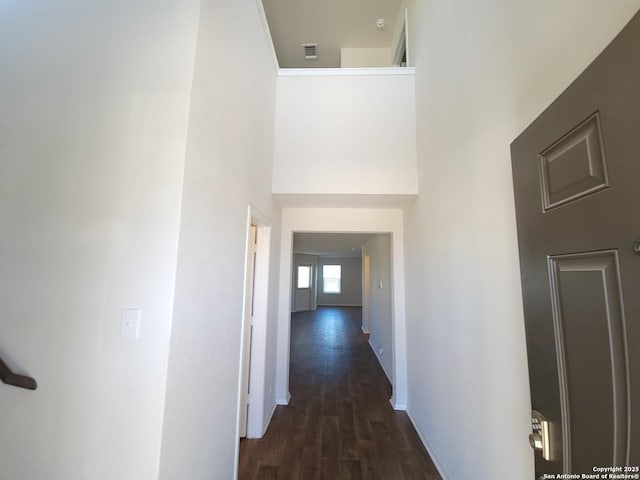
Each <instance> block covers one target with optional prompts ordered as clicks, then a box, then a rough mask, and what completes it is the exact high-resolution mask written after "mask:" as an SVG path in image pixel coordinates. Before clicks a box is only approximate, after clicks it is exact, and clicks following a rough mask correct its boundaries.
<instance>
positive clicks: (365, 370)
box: [239, 307, 441, 480]
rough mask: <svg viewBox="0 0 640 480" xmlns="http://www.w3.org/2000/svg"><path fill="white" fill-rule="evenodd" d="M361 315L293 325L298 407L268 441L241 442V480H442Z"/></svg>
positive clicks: (299, 316)
mask: <svg viewBox="0 0 640 480" xmlns="http://www.w3.org/2000/svg"><path fill="white" fill-rule="evenodd" d="M361 312H362V310H361V309H360V308H354V307H340V308H337V307H319V308H318V310H316V311H315V312H302V313H294V314H293V316H292V320H291V366H290V392H291V400H290V402H289V405H287V406H279V407H277V409H276V411H275V414H274V416H273V420H272V422H271V425H270V426H269V429H268V431H267V433H266V434H265V436H264V437H263V438H262V439H259V440H250V439H243V440H242V441H241V442H240V467H239V479H240V480H257V479H260V480H263V479H299V480H313V479H316V480H319V479H322V480H334V479H345V480H346V479H363V480H370V479H373V480H375V479H379V480H396V479H397V480H403V479H424V480H436V479H438V480H439V479H440V478H441V477H440V475H438V473H437V470H436V468H435V467H434V465H433V463H432V462H431V459H430V458H429V455H428V454H427V452H426V450H425V448H424V446H423V445H422V442H421V441H420V439H419V437H418V435H417V434H416V432H415V430H414V428H413V426H412V424H411V421H410V420H409V418H408V416H407V414H406V413H405V412H396V411H394V410H393V409H392V408H391V404H390V403H389V398H390V397H391V385H390V384H389V381H388V380H387V377H386V376H385V374H384V372H383V371H382V368H381V367H380V364H379V363H378V361H377V359H376V358H375V356H374V354H373V352H372V351H371V348H370V347H369V345H368V343H367V341H368V339H367V336H366V335H365V334H363V333H362V331H361V330H360V325H361Z"/></svg>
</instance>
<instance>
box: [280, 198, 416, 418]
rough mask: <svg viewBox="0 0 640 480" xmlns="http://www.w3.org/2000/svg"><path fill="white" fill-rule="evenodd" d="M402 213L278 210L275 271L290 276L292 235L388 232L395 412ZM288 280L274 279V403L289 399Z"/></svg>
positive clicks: (401, 320)
mask: <svg viewBox="0 0 640 480" xmlns="http://www.w3.org/2000/svg"><path fill="white" fill-rule="evenodd" d="M403 230H404V228H403V214H402V210H400V209H373V208H371V209H364V208H283V209H282V229H281V232H282V233H281V238H282V239H283V241H282V243H281V248H280V271H281V272H290V271H291V261H292V254H291V251H292V238H293V233H294V232H296V231H298V232H354V233H357V232H359V233H376V232H388V233H391V234H392V238H393V241H392V258H393V284H394V290H393V353H394V358H393V378H394V380H395V382H394V388H393V398H392V399H391V402H392V404H393V405H394V407H395V408H396V409H404V408H406V391H407V385H406V369H407V365H406V332H405V290H404V239H403ZM290 292H291V277H290V276H289V275H281V276H280V299H279V302H278V332H277V333H278V357H277V381H276V395H277V402H278V403H279V404H287V403H288V401H289V334H290V327H291V307H290V305H291V298H290Z"/></svg>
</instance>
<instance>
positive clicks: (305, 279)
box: [298, 265, 311, 288]
mask: <svg viewBox="0 0 640 480" xmlns="http://www.w3.org/2000/svg"><path fill="white" fill-rule="evenodd" d="M298 288H311V265H298Z"/></svg>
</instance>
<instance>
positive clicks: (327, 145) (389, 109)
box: [273, 72, 417, 194]
mask: <svg viewBox="0 0 640 480" xmlns="http://www.w3.org/2000/svg"><path fill="white" fill-rule="evenodd" d="M307 73H308V72H307ZM415 134H416V129H415V97H414V77H413V75H333V76H327V75H299V76H280V77H279V78H278V94H277V106H276V126H275V146H274V152H275V153H274V169H273V192H274V193H306V194H308V193H332V194H339V193H359V194H415V193H417V182H416V172H417V167H416V136H415Z"/></svg>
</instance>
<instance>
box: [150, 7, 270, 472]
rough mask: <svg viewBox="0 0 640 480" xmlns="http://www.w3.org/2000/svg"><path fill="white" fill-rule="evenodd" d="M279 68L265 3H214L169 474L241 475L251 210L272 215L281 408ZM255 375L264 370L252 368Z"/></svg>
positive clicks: (193, 167)
mask: <svg viewBox="0 0 640 480" xmlns="http://www.w3.org/2000/svg"><path fill="white" fill-rule="evenodd" d="M275 94H276V67H275V65H274V64H273V55H272V50H271V45H270V43H268V41H267V35H266V32H265V31H264V29H263V24H262V19H261V17H260V15H259V9H258V4H257V2H256V1H254V0H242V1H233V2H218V1H215V0H203V1H202V2H201V7H200V24H199V34H198V45H197V53H196V63H195V71H194V83H193V94H192V99H191V116H190V119H189V132H188V140H187V153H186V166H185V175H184V176H185V179H184V195H183V203H182V219H181V228H180V248H179V252H178V268H177V280H176V294H175V309H174V321H173V328H172V332H171V349H170V355H169V374H168V380H167V397H166V409H165V420H164V431H163V441H162V458H161V470H160V477H159V478H160V479H161V480H184V479H189V480H212V479H216V480H217V479H225V480H226V479H231V478H234V477H235V467H236V460H237V451H238V450H237V449H238V444H239V438H238V434H239V431H238V411H239V410H238V408H239V398H238V391H239V381H240V380H239V379H240V364H241V362H240V347H241V326H242V316H243V307H244V302H243V289H244V275H245V270H246V265H245V256H246V239H247V228H248V225H247V215H248V214H247V212H248V206H249V205H252V206H253V207H255V209H256V210H257V211H259V212H260V213H261V214H262V216H263V217H265V219H266V220H270V221H271V241H270V244H271V250H272V257H271V261H270V267H269V272H270V275H269V296H270V297H271V298H270V300H269V302H268V303H269V312H268V315H267V317H268V318H267V322H268V325H267V327H266V333H267V351H266V355H265V358H264V359H263V360H264V361H263V362H260V363H261V364H262V365H263V368H264V375H265V384H264V386H265V392H264V399H265V400H264V408H265V411H266V412H267V416H268V413H269V412H271V411H272V409H273V407H274V406H275V401H274V396H273V394H272V393H271V392H272V391H273V390H274V388H273V382H274V381H275V380H274V377H275V338H276V328H277V325H276V323H275V318H276V309H277V301H275V298H276V296H277V288H278V281H277V280H278V271H279V269H278V252H279V247H280V237H279V232H280V226H279V217H280V214H279V210H278V209H277V208H275V206H274V205H273V201H272V196H271V184H270V182H269V181H268V180H267V181H265V179H270V178H271V168H272V159H273V122H274V110H275ZM252 374H253V373H252Z"/></svg>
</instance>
